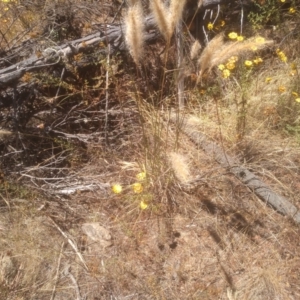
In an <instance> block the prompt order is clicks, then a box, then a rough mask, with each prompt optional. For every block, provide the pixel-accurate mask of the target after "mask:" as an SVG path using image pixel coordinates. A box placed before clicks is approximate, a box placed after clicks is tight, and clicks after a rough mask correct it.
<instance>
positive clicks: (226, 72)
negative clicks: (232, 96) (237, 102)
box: [222, 69, 230, 79]
mask: <svg viewBox="0 0 300 300" xmlns="http://www.w3.org/2000/svg"><path fill="white" fill-rule="evenodd" d="M229 76H230V71H229V70H227V69H225V70H223V72H222V77H223V78H225V79H226V78H228V77H229Z"/></svg>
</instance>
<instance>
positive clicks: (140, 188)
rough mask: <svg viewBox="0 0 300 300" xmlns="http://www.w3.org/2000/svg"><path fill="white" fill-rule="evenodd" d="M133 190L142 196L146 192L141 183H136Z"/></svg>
mask: <svg viewBox="0 0 300 300" xmlns="http://www.w3.org/2000/svg"><path fill="white" fill-rule="evenodd" d="M132 189H133V191H134V192H135V193H136V194H140V193H141V192H142V191H143V190H144V188H143V186H142V184H141V183H139V182H136V183H134V184H133V185H132Z"/></svg>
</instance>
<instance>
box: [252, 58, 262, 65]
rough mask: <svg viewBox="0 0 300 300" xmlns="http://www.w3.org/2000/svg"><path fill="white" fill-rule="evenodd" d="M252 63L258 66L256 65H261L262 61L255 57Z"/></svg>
mask: <svg viewBox="0 0 300 300" xmlns="http://www.w3.org/2000/svg"><path fill="white" fill-rule="evenodd" d="M253 62H254V63H255V64H256V65H258V64H260V63H262V62H263V60H262V58H260V57H257V58H256V59H254V60H253Z"/></svg>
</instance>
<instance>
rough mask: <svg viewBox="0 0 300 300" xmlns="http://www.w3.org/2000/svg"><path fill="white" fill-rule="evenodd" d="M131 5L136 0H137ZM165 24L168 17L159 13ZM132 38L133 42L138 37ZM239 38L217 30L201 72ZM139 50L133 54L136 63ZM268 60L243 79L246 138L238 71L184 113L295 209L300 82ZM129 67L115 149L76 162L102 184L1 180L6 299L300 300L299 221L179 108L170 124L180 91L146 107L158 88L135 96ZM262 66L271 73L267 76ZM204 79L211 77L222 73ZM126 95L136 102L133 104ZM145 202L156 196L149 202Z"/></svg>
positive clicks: (195, 98) (83, 176) (93, 149)
mask: <svg viewBox="0 0 300 300" xmlns="http://www.w3.org/2000/svg"><path fill="white" fill-rule="evenodd" d="M153 3H158V4H157V5H162V2H161V1H158V2H157V1H153ZM132 5H134V6H133V7H132V9H134V8H135V7H137V6H136V5H137V4H136V1H132ZM163 9H166V8H163ZM160 10H161V11H160V12H161V13H162V8H160ZM178 11H179V9H178ZM157 18H158V17H157ZM133 19H134V18H133ZM128 22H132V19H131V18H130V20H128ZM158 26H166V25H163V24H161V25H159V22H158ZM133 29H134V26H133V27H132V30H133ZM136 38H138V37H132V40H131V42H128V44H129V45H131V46H130V47H134V46H133V41H134V39H136ZM250 42H251V40H250ZM250 42H249V43H250ZM251 43H252V42H251ZM238 45H239V46H237V44H235V43H230V46H227V45H226V44H225V45H224V43H223V37H222V36H218V37H216V38H215V39H214V40H212V41H211V43H210V44H209V45H208V47H207V48H206V49H205V50H204V51H203V52H202V54H201V57H200V61H199V62H200V66H201V70H203V71H204V70H208V69H211V68H212V67H213V66H215V65H217V64H218V63H219V62H221V61H222V60H223V59H225V60H226V59H227V58H228V57H230V56H231V55H234V54H239V53H245V52H244V50H245V49H246V46H245V45H247V47H248V46H249V44H247V43H246V42H245V43H244V44H243V43H241V44H238ZM138 47H139V46H138ZM232 47H233V48H232ZM239 47H240V48H239ZM216 49H219V50H218V51H215V50H216ZM231 49H232V50H231ZM233 49H234V50H233ZM212 50H214V51H212ZM283 50H284V51H286V52H287V50H285V49H283ZM139 51H140V49H137V52H132V55H133V57H134V59H135V60H136V61H137V62H138V61H139V59H140V58H139V55H140V52H139ZM216 53H217V54H216ZM265 60H266V61H265V64H266V65H265V67H263V66H262V67H261V68H260V69H256V70H254V71H253V72H254V73H252V74H253V75H252V76H250V78H249V79H248V81H247V82H246V84H247V91H248V94H247V95H248V98H247V99H248V102H247V122H246V128H245V129H246V130H245V135H244V137H243V139H238V138H237V131H236V122H237V115H238V111H237V104H236V103H237V102H236V99H237V98H239V97H240V96H241V95H242V90H241V87H240V84H239V82H238V77H237V76H238V74H239V73H237V75H236V78H235V79H229V80H227V81H225V80H223V79H222V78H218V82H221V85H220V86H218V92H216V93H211V94H210V90H209V88H207V89H206V92H205V94H204V95H201V96H199V87H196V88H195V89H190V90H188V91H187V94H188V96H189V103H188V105H187V107H186V110H185V113H186V114H187V115H189V116H191V118H190V119H189V120H190V123H191V124H192V126H193V128H195V129H197V130H199V131H201V132H202V133H204V134H205V135H206V136H207V137H208V138H209V139H211V140H213V141H214V142H216V143H219V144H220V145H222V146H223V147H224V148H225V149H226V151H228V152H229V153H230V154H231V155H233V156H237V157H238V158H239V159H240V161H241V162H242V163H243V165H244V167H247V168H249V169H251V171H252V172H254V173H255V174H257V175H258V176H260V178H261V179H262V180H263V181H265V182H266V183H267V184H268V185H269V186H271V187H272V188H273V189H274V190H275V191H277V192H278V193H280V194H282V195H284V196H285V197H287V198H288V199H289V200H290V201H291V202H293V203H294V205H296V206H298V207H300V199H299V194H300V185H299V182H300V160H299V157H300V150H299V134H297V132H296V133H294V134H291V133H290V132H288V131H287V130H286V128H287V126H286V125H287V124H288V125H289V126H290V127H293V128H297V126H299V103H297V102H296V101H295V99H294V98H292V96H291V94H290V92H291V91H296V90H295V89H298V90H297V92H299V93H300V90H299V83H297V80H296V79H297V78H298V77H296V76H288V73H289V71H290V67H289V66H288V65H285V64H283V63H282V62H280V61H279V60H278V59H277V58H275V57H273V56H269V57H266V59H265ZM295 63H298V60H297V59H295ZM128 74H129V72H128ZM128 74H126V76H127V77H126V78H125V79H124V81H126V84H124V85H123V86H118V85H117V84H116V86H117V88H116V89H119V90H121V89H122V88H123V89H122V94H121V96H120V99H117V100H118V103H121V104H122V105H123V106H122V108H124V107H126V106H128V107H129V109H130V110H131V115H130V117H128V115H124V116H123V119H122V122H120V125H119V127H118V128H117V131H116V132H114V133H113V134H115V135H116V138H115V140H114V144H113V145H112V146H111V147H110V148H109V147H104V145H102V144H101V143H94V144H92V143H91V144H90V145H89V146H88V147H87V148H88V149H87V150H86V151H87V154H88V157H89V160H88V161H87V162H85V163H81V164H80V166H79V167H77V168H73V169H72V170H71V173H72V174H73V175H74V174H75V175H76V180H78V181H79V182H83V181H85V180H86V181H89V180H90V181H93V182H97V183H98V189H95V190H93V191H85V192H80V191H78V192H77V193H74V194H71V195H69V196H62V195H56V196H53V195H52V196H49V194H45V193H44V192H42V191H41V190H38V187H36V186H34V188H35V192H32V190H33V188H32V186H33V185H29V182H27V184H28V186H27V187H26V186H22V189H19V188H17V186H18V184H19V183H18V182H14V183H11V182H9V183H4V182H2V181H1V185H0V241H1V242H0V254H1V255H0V294H1V296H2V295H4V296H3V297H5V299H9V300H17V299H18V300H21V299H22V300H27V299H28V300H29V299H39V300H43V299H51V300H54V299H66V300H68V299H70V300H71V299H85V298H86V299H94V300H96V299H170V300H171V299H195V300H196V299H204V300H205V299H207V300H210V299H224V300H225V299H229V300H232V299H234V300H262V299H270V300H271V299H272V300H273V299H278V300H279V299H280V300H281V299H282V300H285V299H299V297H300V289H299V282H300V275H299V269H300V254H299V253H300V252H299V247H300V229H299V225H296V224H293V223H292V222H291V221H290V220H289V219H288V218H286V217H284V216H281V215H279V214H278V213H276V212H275V211H274V210H273V209H271V208H270V207H268V206H267V205H266V204H265V203H263V202H262V201H260V200H259V199H258V198H257V197H256V196H255V195H254V194H253V193H252V192H251V191H250V190H248V189H247V188H246V187H245V186H244V185H242V184H241V183H240V182H239V181H238V180H237V179H236V178H234V177H233V176H232V175H230V174H229V172H228V170H226V169H224V168H222V167H220V165H218V164H217V163H216V162H215V161H214V159H213V158H212V157H210V156H209V155H208V154H206V153H204V152H203V151H202V150H201V149H198V148H197V147H196V146H195V145H194V144H193V143H192V142H191V141H190V140H189V139H188V137H187V136H185V135H184V134H183V133H182V132H181V131H180V127H181V122H182V118H184V119H186V117H185V116H182V115H180V116H178V122H177V123H175V124H171V123H170V122H168V121H167V120H168V117H166V115H167V114H166V109H165V108H166V107H168V106H172V103H174V102H175V99H173V98H174V97H173V96H172V90H171V91H170V94H169V95H168V98H167V99H164V100H165V102H164V107H163V108H164V110H162V109H161V108H158V107H155V106H154V105H152V104H150V102H151V101H150V100H149V99H155V97H157V95H156V93H153V94H150V95H148V99H146V97H145V98H144V97H142V96H141V94H138V93H132V85H133V84H132V85H131V84H129V83H128V82H134V79H135V77H132V78H133V79H132V78H131V77H130V74H129V75H128ZM122 76H123V75H122ZM216 76H217V75H216ZM297 76H298V73H297ZM266 77H272V78H273V79H272V81H270V82H269V83H266V82H265V78H266ZM209 80H210V79H209V78H208V83H209V84H211V86H213V84H216V80H215V79H214V81H213V82H209ZM134 83H136V82H134ZM278 84H280V85H284V86H285V87H286V91H285V92H284V93H279V92H278ZM128 85H129V86H130V89H128ZM134 87H136V86H135V85H134ZM201 88H202V86H201ZM128 90H129V91H128ZM121 98H122V99H121ZM123 98H125V99H134V100H132V101H131V102H130V104H129V103H126V101H125V100H124V99H123ZM128 101H129V100H128ZM133 102H134V103H135V104H134V107H132V103H133ZM153 102H155V101H153ZM170 104H171V105H170ZM130 105H131V106H130ZM287 108H290V109H287ZM295 112H297V114H298V115H297V114H296V113H295ZM288 120H289V121H290V123H288ZM290 127H289V128H290ZM1 135H2V136H4V135H10V133H9V132H6V131H5V130H1V131H0V139H1ZM140 172H145V173H146V178H145V179H144V180H142V181H140V183H141V184H142V186H143V191H142V192H141V193H135V192H134V191H133V189H132V185H133V183H135V182H137V178H136V175H137V174H138V173H140ZM74 178H75V177H74ZM195 178H196V179H197V180H194V179H195ZM0 180H2V177H1V178H0ZM193 180H194V181H193ZM191 181H193V184H191V185H188V183H190V182H191ZM104 183H105V184H104ZM113 183H119V184H121V185H122V186H123V191H122V193H120V194H113V193H112V191H111V188H110V186H111V184H113ZM8 184H9V188H8ZM13 184H16V187H15V188H14V186H13ZM44 189H46V188H45V187H44ZM28 190H29V191H30V192H28ZM141 201H145V203H147V205H148V206H147V208H146V209H142V208H141V206H140V203H141ZM53 221H55V224H56V225H57V226H55V225H54V222H53ZM86 223H89V224H91V223H97V225H98V228H99V226H101V228H103V231H104V232H105V236H106V237H103V238H105V239H106V243H101V241H99V240H98V241H97V239H93V238H91V237H90V236H88V235H87V234H86V230H85V229H86V225H84V224H86ZM58 228H59V229H58ZM63 233H64V234H63ZM99 235H100V234H99ZM103 236H104V234H103ZM110 237H111V238H110ZM100 238H101V237H100ZM70 241H71V242H72V243H73V245H74V246H72V243H71V242H70ZM79 254H80V255H81V256H82V259H81V258H80V257H81V256H80V255H79ZM83 261H84V262H85V264H86V266H87V267H85V266H84V264H83ZM3 299H4V298H3Z"/></svg>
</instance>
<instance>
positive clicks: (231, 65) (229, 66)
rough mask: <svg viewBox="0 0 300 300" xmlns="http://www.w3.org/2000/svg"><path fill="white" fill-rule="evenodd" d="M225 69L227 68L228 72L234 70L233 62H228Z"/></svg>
mask: <svg viewBox="0 0 300 300" xmlns="http://www.w3.org/2000/svg"><path fill="white" fill-rule="evenodd" d="M226 68H227V69H228V70H233V69H234V68H235V64H234V62H231V61H229V62H228V63H227V64H226Z"/></svg>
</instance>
